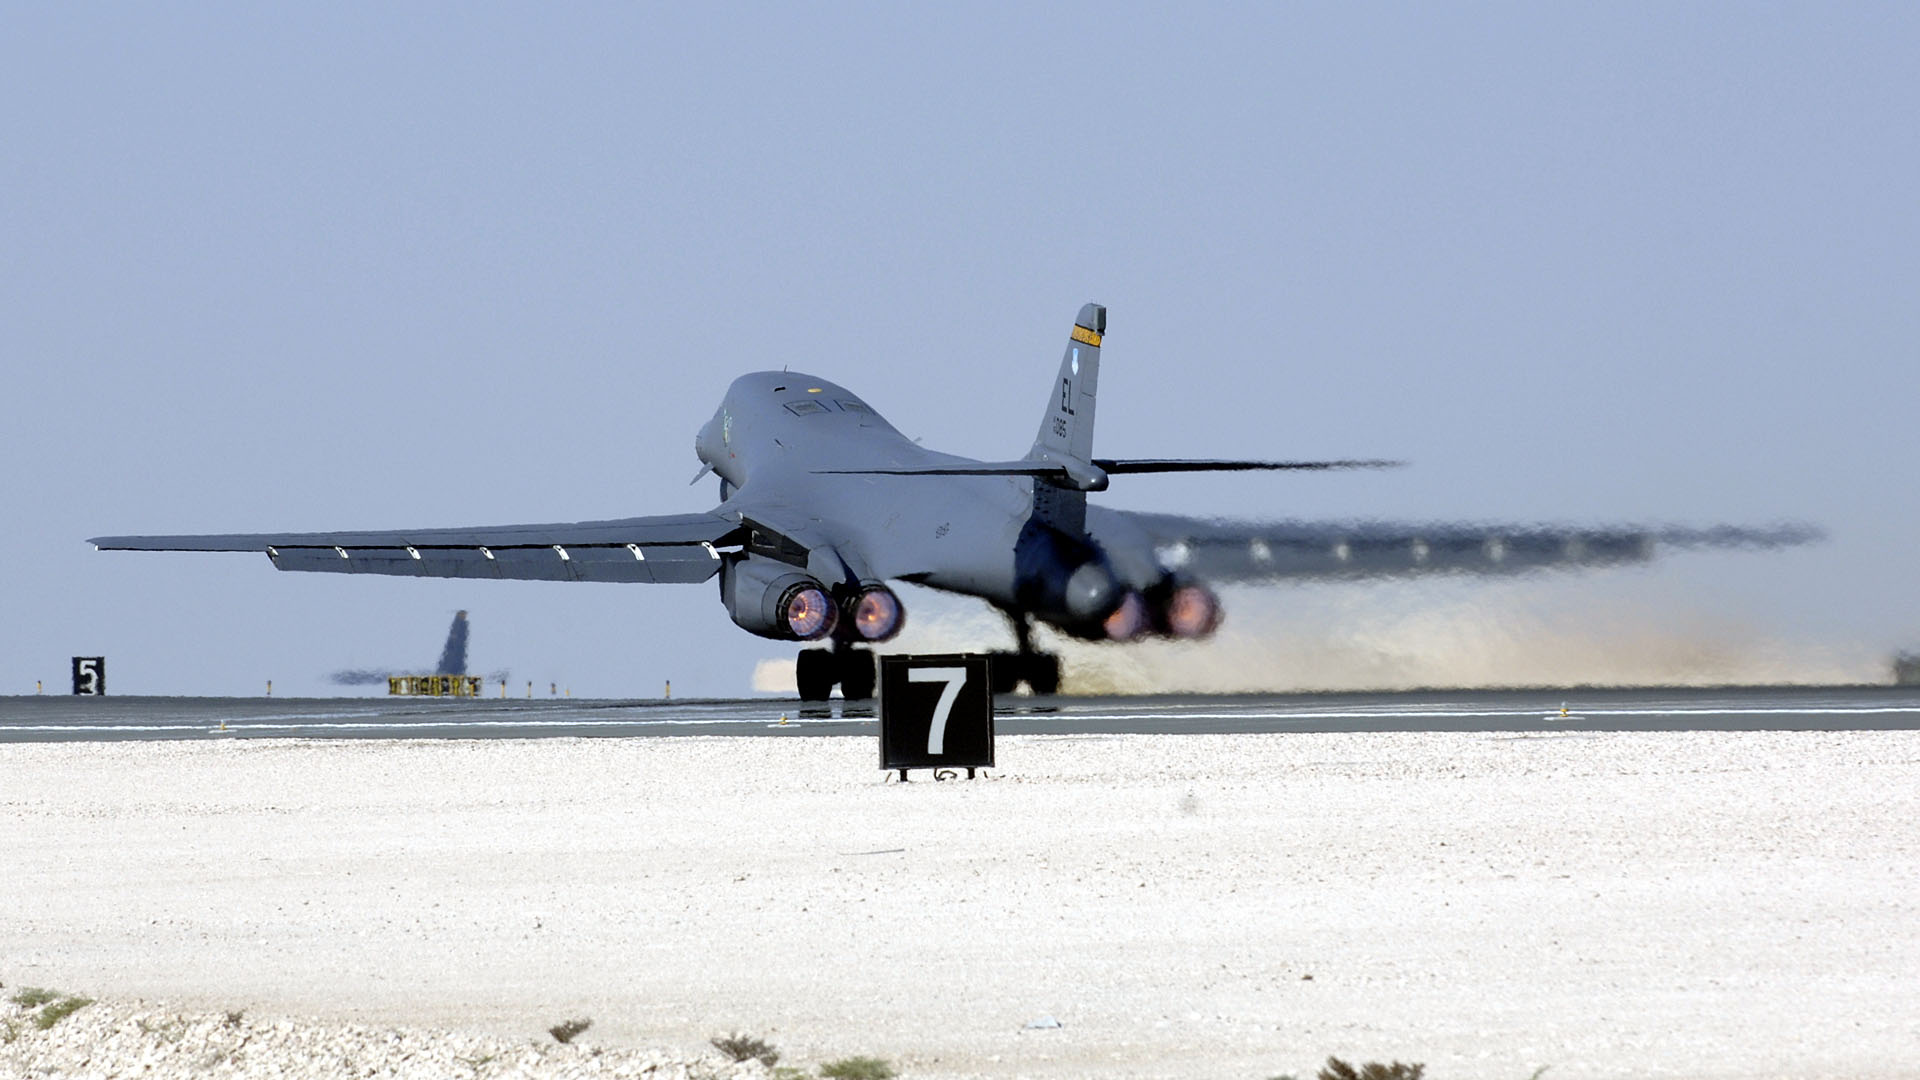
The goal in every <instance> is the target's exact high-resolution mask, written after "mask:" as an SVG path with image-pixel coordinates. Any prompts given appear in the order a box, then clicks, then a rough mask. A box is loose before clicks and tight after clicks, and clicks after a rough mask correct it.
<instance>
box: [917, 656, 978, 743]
mask: <svg viewBox="0 0 1920 1080" xmlns="http://www.w3.org/2000/svg"><path fill="white" fill-rule="evenodd" d="M907 681H908V682H943V683H946V684H947V688H946V689H945V690H942V691H940V704H938V705H935V706H934V707H933V726H932V727H930V728H928V729H927V753H929V754H944V753H946V752H947V751H946V746H947V717H948V715H949V714H951V713H952V712H953V703H954V702H955V701H957V700H959V697H960V688H961V687H963V686H965V685H967V669H966V668H963V667H923V668H914V669H913V670H911V671H909V672H907Z"/></svg>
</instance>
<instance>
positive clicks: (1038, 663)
mask: <svg viewBox="0 0 1920 1080" xmlns="http://www.w3.org/2000/svg"><path fill="white" fill-rule="evenodd" d="M1025 660H1026V665H1025V666H1026V673H1025V674H1026V681H1027V689H1029V690H1032V691H1033V692H1034V693H1036V694H1057V693H1059V692H1060V658H1059V657H1057V656H1055V655H1053V654H1052V653H1034V654H1033V655H1032V656H1028V657H1026V658H1025Z"/></svg>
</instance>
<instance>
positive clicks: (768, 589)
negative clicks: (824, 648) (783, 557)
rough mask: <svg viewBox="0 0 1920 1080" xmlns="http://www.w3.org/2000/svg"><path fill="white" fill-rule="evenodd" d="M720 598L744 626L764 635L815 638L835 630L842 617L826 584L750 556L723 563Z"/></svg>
mask: <svg viewBox="0 0 1920 1080" xmlns="http://www.w3.org/2000/svg"><path fill="white" fill-rule="evenodd" d="M720 600H721V602H722V603H724V604H726V605H727V614H728V615H729V616H731V617H732V618H733V621H734V622H735V623H736V624H738V625H739V626H740V628H741V629H742V630H745V631H747V632H748V633H750V634H758V635H760V636H761V637H766V638H777V639H782V640H789V641H792V640H798V641H813V640H816V639H818V638H823V637H826V636H827V635H828V634H831V633H832V632H833V628H834V626H835V625H836V624H837V623H838V622H839V616H840V609H839V607H838V605H836V604H835V603H834V602H833V597H832V596H830V595H828V593H827V588H826V586H824V585H822V584H820V582H818V581H817V580H815V579H814V578H812V577H810V576H808V575H807V574H805V573H803V572H801V571H800V570H797V569H795V568H794V567H791V566H788V565H787V564H786V563H783V562H776V561H774V560H772V559H761V558H755V557H753V556H750V555H734V556H729V557H728V558H727V560H726V561H725V562H724V563H722V564H721V566H720Z"/></svg>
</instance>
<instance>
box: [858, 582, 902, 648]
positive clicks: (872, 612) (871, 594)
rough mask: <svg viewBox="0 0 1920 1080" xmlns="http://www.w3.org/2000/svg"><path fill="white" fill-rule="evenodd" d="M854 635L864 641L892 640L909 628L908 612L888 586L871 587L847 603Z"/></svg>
mask: <svg viewBox="0 0 1920 1080" xmlns="http://www.w3.org/2000/svg"><path fill="white" fill-rule="evenodd" d="M847 615H848V616H849V617H850V618H851V619H852V622H853V632H854V633H855V634H856V635H858V636H859V638H860V640H862V641H891V640H892V639H893V638H894V637H895V636H896V635H898V634H899V633H900V629H901V627H903V626H905V625H907V609H906V608H905V607H904V606H902V605H901V603H900V598H899V597H898V596H896V595H894V592H893V590H892V589H889V588H887V587H886V586H885V585H869V586H867V587H866V588H864V589H861V590H860V592H859V593H858V594H857V595H855V596H854V597H853V598H852V599H851V600H849V601H848V602H847Z"/></svg>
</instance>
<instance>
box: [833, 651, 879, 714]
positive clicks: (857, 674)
mask: <svg viewBox="0 0 1920 1080" xmlns="http://www.w3.org/2000/svg"><path fill="white" fill-rule="evenodd" d="M833 658H834V660H835V662H836V663H837V664H838V666H839V668H840V696H842V697H844V698H846V699H847V700H848V701H869V700H872V698H873V651H872V650H870V649H841V650H839V651H837V652H835V653H834V654H833Z"/></svg>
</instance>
